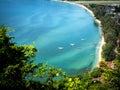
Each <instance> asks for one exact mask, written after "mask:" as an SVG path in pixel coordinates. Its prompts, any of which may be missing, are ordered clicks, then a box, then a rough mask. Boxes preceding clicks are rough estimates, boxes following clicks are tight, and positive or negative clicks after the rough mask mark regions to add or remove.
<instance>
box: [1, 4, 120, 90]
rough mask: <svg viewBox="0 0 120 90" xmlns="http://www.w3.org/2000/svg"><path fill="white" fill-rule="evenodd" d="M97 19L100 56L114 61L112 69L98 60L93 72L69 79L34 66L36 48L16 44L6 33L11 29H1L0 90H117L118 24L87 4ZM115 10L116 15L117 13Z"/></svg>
mask: <svg viewBox="0 0 120 90" xmlns="http://www.w3.org/2000/svg"><path fill="white" fill-rule="evenodd" d="M88 7H89V8H90V9H92V10H93V11H94V13H95V16H96V18H98V19H100V20H101V21H102V28H103V29H102V30H103V35H104V37H105V42H106V44H105V46H104V47H103V57H104V58H105V60H107V61H110V60H113V59H115V60H114V65H115V67H114V68H111V67H109V65H108V64H107V62H105V61H101V62H100V67H97V68H95V69H94V70H93V71H92V72H89V71H88V72H86V73H84V74H81V75H78V76H75V77H70V76H68V75H67V74H66V73H65V72H62V71H61V69H58V68H54V67H52V66H51V67H49V66H47V65H46V64H42V63H40V64H35V63H34V61H33V60H34V59H33V58H34V56H35V54H36V52H37V49H36V48H35V47H34V46H32V45H29V46H27V45H21V46H19V45H17V44H16V43H15V42H12V40H11V39H14V38H13V37H12V36H10V35H9V34H8V32H9V31H11V29H10V28H8V27H5V26H0V90H8V89H9V90H14V89H15V90H16V89H18V90H40V89H41V90H120V55H119V53H118V54H117V55H116V53H115V52H114V49H115V48H117V50H118V52H120V47H119V45H118V43H116V41H117V40H118V39H119V37H120V31H119V29H120V25H118V24H117V23H116V18H111V17H113V15H112V14H106V11H105V6H101V5H100V6H96V5H93V4H92V5H89V6H88ZM118 10H119V9H116V11H115V12H116V13H117V12H119V11H118Z"/></svg>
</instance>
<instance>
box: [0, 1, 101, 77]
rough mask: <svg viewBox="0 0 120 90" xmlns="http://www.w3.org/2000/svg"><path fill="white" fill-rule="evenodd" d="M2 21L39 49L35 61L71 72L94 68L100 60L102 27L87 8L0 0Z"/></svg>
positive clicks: (17, 39)
mask: <svg viewBox="0 0 120 90" xmlns="http://www.w3.org/2000/svg"><path fill="white" fill-rule="evenodd" d="M0 24H5V25H7V26H10V27H12V28H14V29H15V32H14V33H11V34H12V35H13V36H14V37H15V39H14V41H15V42H17V43H18V44H19V45H22V44H27V45H29V44H32V45H34V46H36V48H37V49H38V53H37V55H36V57H35V63H48V65H52V66H55V67H58V68H62V70H63V71H65V72H67V73H68V74H69V75H76V74H79V73H83V72H85V71H86V70H92V69H93V67H95V66H96V63H97V61H98V60H97V54H98V44H99V41H100V30H99V27H98V26H95V25H94V18H93V17H92V16H91V14H90V13H88V12H87V11H86V10H85V9H84V8H82V7H78V6H75V5H71V4H68V3H62V2H55V1H50V0H0Z"/></svg>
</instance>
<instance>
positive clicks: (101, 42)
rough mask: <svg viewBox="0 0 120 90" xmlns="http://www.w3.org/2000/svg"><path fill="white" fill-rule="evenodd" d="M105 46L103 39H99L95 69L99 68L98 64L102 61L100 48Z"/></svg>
mask: <svg viewBox="0 0 120 90" xmlns="http://www.w3.org/2000/svg"><path fill="white" fill-rule="evenodd" d="M104 44H105V41H104V37H103V36H102V37H101V41H100V45H99V49H98V62H97V67H99V63H100V62H101V61H102V54H101V53H102V46H103V45H104Z"/></svg>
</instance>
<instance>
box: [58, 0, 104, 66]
mask: <svg viewBox="0 0 120 90" xmlns="http://www.w3.org/2000/svg"><path fill="white" fill-rule="evenodd" d="M58 2H64V3H68V4H72V5H76V6H79V7H82V8H84V9H85V10H86V11H87V12H89V13H90V14H91V15H92V16H93V17H94V19H95V20H94V21H95V22H96V23H98V25H99V26H100V28H101V21H100V20H98V19H97V18H96V17H95V15H94V13H93V12H92V11H91V10H90V9H88V8H87V7H85V6H84V5H82V4H77V3H73V2H69V1H58ZM100 30H101V29H100ZM100 32H101V40H100V45H99V49H98V54H97V55H98V59H97V60H98V61H97V64H96V66H95V67H99V63H100V62H101V60H102V55H101V53H102V46H103V45H104V44H105V41H104V36H103V35H102V31H100Z"/></svg>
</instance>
